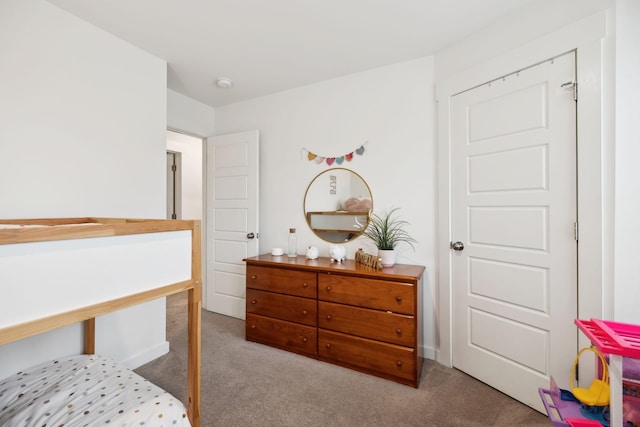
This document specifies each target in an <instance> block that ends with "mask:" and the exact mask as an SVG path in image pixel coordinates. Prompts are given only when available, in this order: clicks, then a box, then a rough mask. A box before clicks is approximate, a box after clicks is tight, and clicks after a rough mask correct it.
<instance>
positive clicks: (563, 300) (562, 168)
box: [451, 53, 577, 410]
mask: <svg viewBox="0 0 640 427" xmlns="http://www.w3.org/2000/svg"><path fill="white" fill-rule="evenodd" d="M574 80H575V56H574V53H569V54H566V55H564V56H562V57H560V58H556V59H555V60H553V61H548V62H545V63H543V64H540V65H536V66H533V67H531V68H528V69H526V70H523V71H520V72H519V73H514V74H513V75H510V76H507V77H505V78H504V79H502V78H501V79H498V80H496V81H493V82H491V83H490V84H485V85H483V86H481V87H477V88H474V89H470V90H468V91H466V92H463V93H461V94H458V95H456V96H454V97H453V98H452V103H451V118H452V121H451V137H452V146H451V185H452V189H451V191H452V198H451V203H452V206H451V212H452V214H451V216H452V218H451V227H452V230H451V235H452V238H453V242H454V243H455V242H456V241H459V243H461V244H462V245H463V246H464V248H461V245H460V244H458V245H456V247H455V248H452V258H453V261H452V266H453V271H452V281H453V283H452V286H453V289H452V291H453V302H452V304H453V365H454V366H455V367H456V368H458V369H460V370H462V371H464V372H467V373H468V374H470V375H472V376H474V377H476V378H478V379H480V380H481V381H483V382H485V383H487V384H489V385H491V386H493V387H495V388H497V389H499V390H501V391H503V392H505V393H506V394H508V395H510V396H512V397H514V398H515V399H518V400H520V401H522V402H523V403H526V404H528V405H530V406H532V407H534V408H536V409H539V410H543V407H542V403H541V401H540V398H539V396H538V393H537V389H538V387H546V388H548V386H549V377H550V376H553V377H554V378H555V379H556V380H557V382H558V384H559V385H560V386H564V387H568V384H567V383H568V380H569V373H570V369H571V363H572V362H573V358H574V357H575V355H576V350H577V333H576V328H575V326H574V324H573V321H574V319H575V318H576V316H577V236H576V234H575V232H574V230H575V227H577V225H576V222H577V218H576V216H577V213H576V212H577V209H576V134H575V129H576V103H575V101H574V93H573V88H572V87H571V86H570V85H565V86H564V87H563V86H562V85H563V84H564V83H566V82H571V81H574ZM456 249H457V250H456Z"/></svg>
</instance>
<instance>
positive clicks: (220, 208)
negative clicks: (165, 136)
mask: <svg viewBox="0 0 640 427" xmlns="http://www.w3.org/2000/svg"><path fill="white" fill-rule="evenodd" d="M258 139H259V138H258V131H248V132H241V133H235V134H230V135H222V136H215V137H210V138H207V201H206V205H207V210H206V217H207V218H206V219H207V285H206V288H207V289H206V292H207V298H206V303H207V307H206V309H207V310H210V311H214V312H216V313H221V314H225V315H227V316H233V317H236V318H239V319H244V318H245V264H244V262H243V261H242V260H243V259H244V258H246V257H251V256H255V255H257V254H258V165H259V156H258Z"/></svg>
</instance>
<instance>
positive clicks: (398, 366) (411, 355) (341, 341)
mask: <svg viewBox="0 0 640 427" xmlns="http://www.w3.org/2000/svg"><path fill="white" fill-rule="evenodd" d="M318 356H319V357H321V358H323V359H326V360H332V361H335V362H337V363H340V364H342V363H344V364H347V365H353V366H357V367H360V368H364V369H367V370H371V371H377V372H382V373H384V374H387V375H391V376H394V377H399V378H404V379H406V380H411V381H416V380H417V378H416V376H417V367H416V363H417V362H416V353H415V350H413V349H411V348H407V347H401V346H397V345H393V344H387V343H381V342H378V341H372V340H369V339H366V338H359V337H354V336H349V335H345V334H341V333H338V332H331V331H325V330H319V331H318Z"/></svg>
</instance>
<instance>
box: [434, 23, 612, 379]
mask: <svg viewBox="0 0 640 427" xmlns="http://www.w3.org/2000/svg"><path fill="white" fill-rule="evenodd" d="M612 22H613V20H612V18H611V16H609V14H608V13H607V11H601V12H598V13H596V14H594V15H592V16H589V17H587V18H584V19H582V20H580V21H577V22H575V23H573V24H570V25H568V26H566V27H564V28H562V29H560V30H558V31H555V32H553V33H550V34H548V35H546V36H544V37H542V38H540V39H537V40H535V41H533V42H531V43H527V44H526V45H524V46H522V47H520V48H518V49H517V50H514V51H511V52H509V53H506V54H504V55H501V56H499V57H496V58H493V59H491V60H489V61H487V62H485V63H482V64H480V65H477V66H474V67H472V68H470V69H468V70H465V71H463V72H461V73H459V74H457V75H455V76H453V77H450V78H449V79H447V80H445V81H443V82H441V83H439V84H438V85H437V87H436V99H437V101H438V116H439V117H438V126H439V131H438V132H439V135H438V139H439V143H438V150H439V154H438V166H439V176H438V179H439V189H438V192H439V196H438V202H439V203H438V206H439V207H438V224H439V226H438V254H439V263H438V267H439V268H438V270H439V271H438V310H437V318H438V336H439V343H438V350H437V351H436V360H437V361H438V362H440V363H442V364H444V365H446V366H452V364H453V354H452V351H453V348H452V342H453V340H452V317H451V316H452V314H453V310H452V304H453V301H452V296H451V289H452V288H451V258H450V257H451V251H450V249H449V242H450V241H451V239H452V236H451V224H450V220H449V218H450V206H451V197H450V194H451V188H450V153H449V150H450V149H449V145H450V129H449V126H450V110H449V109H450V98H451V97H452V96H453V95H454V94H456V93H459V92H462V91H464V90H467V89H469V88H472V87H474V86H477V85H479V84H482V83H484V82H487V81H490V80H493V79H494V78H496V77H498V76H501V75H505V74H509V73H510V72H512V71H514V70H518V69H522V68H526V67H528V66H530V65H532V64H535V63H538V62H541V61H544V60H546V59H549V58H552V57H554V56H557V55H559V54H561V53H564V52H568V51H572V50H576V57H577V76H578V87H579V89H578V90H579V101H578V123H577V128H578V132H577V133H578V169H577V170H578V218H579V222H580V240H579V242H578V295H579V297H578V316H579V317H580V318H591V317H597V318H603V317H604V316H608V315H611V314H612V307H613V306H612V303H613V302H612V295H611V294H610V291H609V290H610V289H611V288H612V283H613V281H612V275H613V273H612V270H613V269H612V265H613V255H612V250H611V248H612V247H613V241H612V240H613V239H612V237H610V236H612V235H613V234H612V230H613V227H612V225H611V221H612V218H613V204H612V203H610V199H611V198H612V197H613V196H612V194H613V182H612V181H613V178H612V177H613V175H612V173H613V169H612V165H611V162H612V161H613V160H612V159H613V143H612V142H613V135H612V132H613V130H612V129H613V123H614V122H613V120H614V117H613V114H612V113H609V111H611V110H613V96H612V93H613V92H611V89H612V88H613V84H612V80H611V79H613V75H612V73H610V70H609V69H608V68H605V65H606V64H611V63H612V61H613V50H612V43H613V41H612V37H607V28H608V27H609V28H611V25H612ZM605 95H607V96H605ZM605 202H607V203H605ZM598 296H601V298H598Z"/></svg>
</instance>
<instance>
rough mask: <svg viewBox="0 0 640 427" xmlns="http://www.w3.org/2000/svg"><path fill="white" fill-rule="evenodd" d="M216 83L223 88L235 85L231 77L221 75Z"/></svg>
mask: <svg viewBox="0 0 640 427" xmlns="http://www.w3.org/2000/svg"><path fill="white" fill-rule="evenodd" d="M216 85H217V86H218V87H219V88H222V89H229V88H230V87H231V86H233V82H232V81H231V79H228V78H226V77H221V78H219V79H218V80H216Z"/></svg>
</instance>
